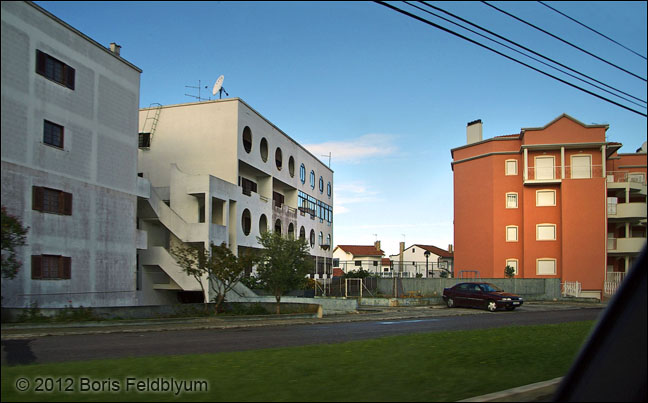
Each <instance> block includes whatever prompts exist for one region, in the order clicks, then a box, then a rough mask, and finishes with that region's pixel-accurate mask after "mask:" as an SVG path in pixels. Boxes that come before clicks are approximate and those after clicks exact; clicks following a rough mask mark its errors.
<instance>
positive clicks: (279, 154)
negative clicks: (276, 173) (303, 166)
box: [275, 147, 283, 171]
mask: <svg viewBox="0 0 648 403" xmlns="http://www.w3.org/2000/svg"><path fill="white" fill-rule="evenodd" d="M275 165H276V166H277V169H278V170H280V171H281V168H282V166H283V154H282V152H281V148H279V147H277V150H276V151H275Z"/></svg>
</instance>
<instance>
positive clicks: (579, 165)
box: [571, 155, 592, 179]
mask: <svg viewBox="0 0 648 403" xmlns="http://www.w3.org/2000/svg"><path fill="white" fill-rule="evenodd" d="M571 165H572V169H571V177H572V179H585V178H591V177H592V156H591V155H572V156H571Z"/></svg>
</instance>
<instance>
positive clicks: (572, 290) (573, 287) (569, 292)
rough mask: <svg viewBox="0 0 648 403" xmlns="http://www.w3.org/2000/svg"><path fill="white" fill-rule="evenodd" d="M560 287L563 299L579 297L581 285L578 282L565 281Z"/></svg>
mask: <svg viewBox="0 0 648 403" xmlns="http://www.w3.org/2000/svg"><path fill="white" fill-rule="evenodd" d="M561 285H562V296H563V297H580V293H581V283H579V282H578V281H565V282H564V283H562V284H561Z"/></svg>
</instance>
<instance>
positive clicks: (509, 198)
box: [506, 193, 518, 208]
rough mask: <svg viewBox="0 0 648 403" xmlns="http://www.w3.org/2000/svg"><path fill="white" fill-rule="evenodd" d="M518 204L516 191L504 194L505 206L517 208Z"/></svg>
mask: <svg viewBox="0 0 648 403" xmlns="http://www.w3.org/2000/svg"><path fill="white" fill-rule="evenodd" d="M517 206H518V195H517V193H507V194H506V208H517Z"/></svg>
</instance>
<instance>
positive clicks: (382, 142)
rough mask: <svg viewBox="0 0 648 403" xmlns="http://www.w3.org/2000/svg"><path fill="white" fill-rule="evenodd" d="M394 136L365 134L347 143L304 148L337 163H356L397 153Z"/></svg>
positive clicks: (340, 142) (333, 142) (307, 145)
mask: <svg viewBox="0 0 648 403" xmlns="http://www.w3.org/2000/svg"><path fill="white" fill-rule="evenodd" d="M393 140H394V136H390V135H386V134H365V135H364V136H360V137H358V138H356V139H350V140H347V141H327V142H325V143H319V144H306V145H304V147H305V148H306V149H307V150H308V151H310V152H311V153H312V154H313V155H316V156H320V155H329V153H331V158H333V160H334V161H335V162H350V163H355V162H359V161H360V160H363V159H367V158H371V157H376V156H385V155H389V154H392V153H394V152H395V151H396V149H397V148H396V146H394V145H393V144H392V142H393Z"/></svg>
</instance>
